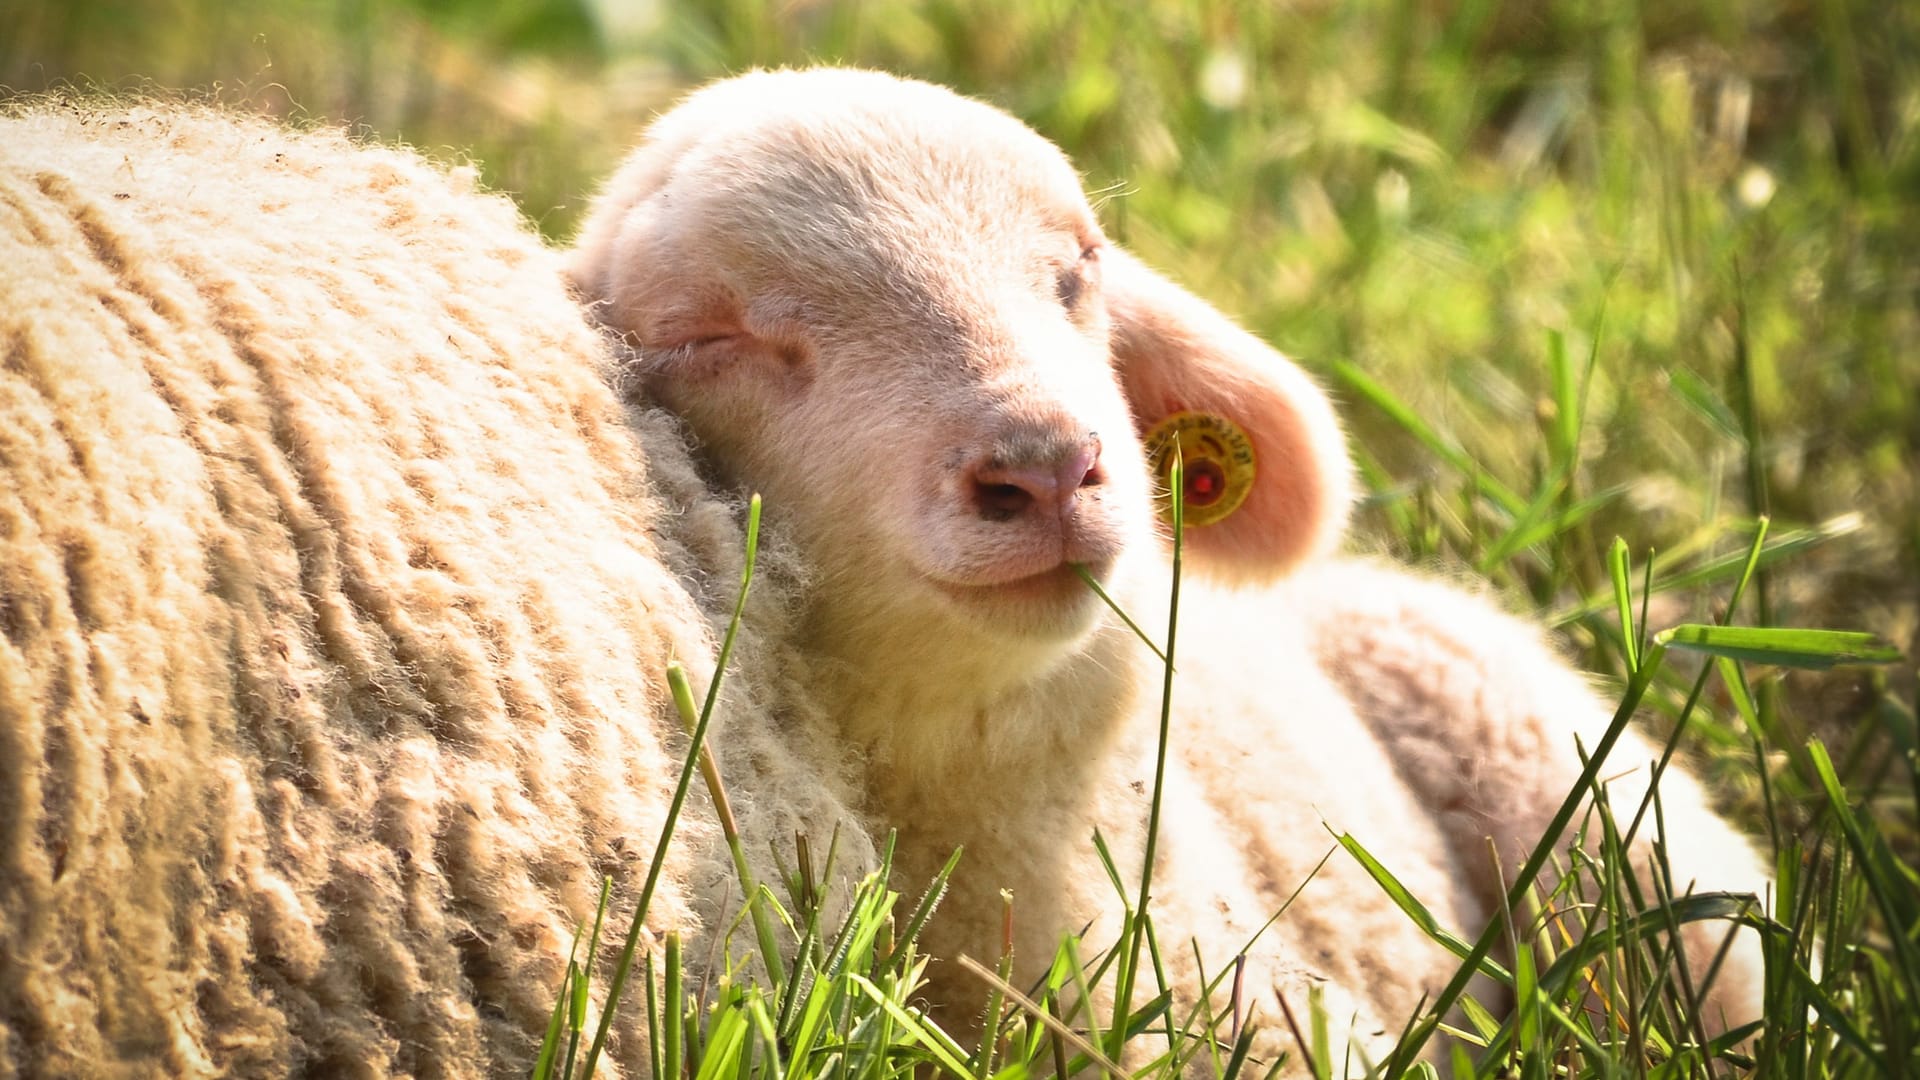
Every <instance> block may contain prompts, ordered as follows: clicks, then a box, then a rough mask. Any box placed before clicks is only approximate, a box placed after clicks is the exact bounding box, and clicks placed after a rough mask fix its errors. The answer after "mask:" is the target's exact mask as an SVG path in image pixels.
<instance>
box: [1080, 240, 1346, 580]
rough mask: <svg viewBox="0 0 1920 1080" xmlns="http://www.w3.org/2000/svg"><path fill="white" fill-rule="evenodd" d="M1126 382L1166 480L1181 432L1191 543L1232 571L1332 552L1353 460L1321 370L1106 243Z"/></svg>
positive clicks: (1107, 277) (1279, 566) (1105, 264)
mask: <svg viewBox="0 0 1920 1080" xmlns="http://www.w3.org/2000/svg"><path fill="white" fill-rule="evenodd" d="M1101 259H1102V278H1103V291H1104V293H1105V294H1106V302H1107V311H1108V314H1109V316H1110V318H1111V319H1112V322H1113V350H1114V357H1115V363H1116V367H1117V370H1118V372H1119V374H1120V380H1121V384H1122V386H1123V387H1124V389H1125V391H1126V395H1127V400H1128V402H1129V403H1130V404H1131V405H1132V407H1133V415H1134V422H1135V423H1136V424H1137V425H1138V427H1139V433H1140V437H1141V439H1142V441H1143V442H1144V443H1145V444H1146V446H1147V452H1148V455H1149V459H1150V460H1151V461H1153V462H1155V463H1156V471H1157V472H1159V473H1160V474H1161V476H1162V479H1163V482H1164V475H1165V462H1166V461H1167V459H1168V457H1169V454H1168V453H1167V452H1166V450H1165V447H1167V445H1168V444H1169V442H1170V440H1171V439H1173V438H1175V437H1178V438H1179V440H1180V444H1181V446H1182V450H1183V456H1184V458H1185V459H1186V461H1187V463H1188V465H1187V483H1186V489H1187V497H1186V500H1185V501H1186V504H1187V507H1188V509H1187V530H1186V540H1185V542H1186V544H1187V545H1188V549H1189V550H1190V551H1192V552H1193V553H1194V554H1195V555H1196V556H1197V557H1198V559H1199V563H1198V565H1201V566H1204V567H1206V568H1207V569H1209V570H1211V571H1213V572H1214V573H1216V574H1218V575H1220V576H1224V577H1228V578H1234V579H1241V580H1259V579H1270V578H1273V577H1277V576H1279V575H1280V574H1283V573H1286V572H1287V571H1289V570H1291V569H1292V568H1294V567H1295V566H1298V565H1299V564H1300V563H1301V562H1303V561H1305V560H1307V559H1310V558H1314V557H1316V556H1320V555H1324V554H1326V553H1328V552H1330V551H1331V550H1332V549H1333V547H1334V546H1335V545H1336V544H1337V543H1338V542H1339V540H1340V535H1341V533H1342V531H1343V530H1344V529H1345V526H1346V520H1347V510H1348V505H1349V503H1350V501H1351V499H1352V497H1353V470H1352V465H1351V463H1350V462H1349V461H1348V459H1347V448H1346V439H1345V437H1344V436H1343V435H1342V434H1341V431H1340V424H1339V421H1338V419H1337V418H1336V417H1335V416H1334V412H1333V404H1332V402H1330V401H1329V400H1328V399H1327V395H1326V394H1325V393H1324V392H1323V391H1322V390H1321V389H1320V387H1319V386H1317V385H1316V384H1315V383H1314V381H1313V380H1312V378H1310V377H1309V376H1308V375H1307V374H1306V373H1305V372H1303V371H1301V370H1300V369H1299V368H1298V367H1295V366H1294V365H1293V363H1292V362H1291V361H1289V360H1288V359H1287V358H1286V357H1284V356H1281V355H1280V354H1279V353H1278V352H1276V351H1274V350H1273V349H1271V348H1269V347H1268V346H1267V345H1266V344H1264V343H1263V342H1261V341H1260V339H1258V338H1256V337H1254V336H1253V335H1252V334H1249V333H1247V332H1246V331H1245V330H1242V329H1241V328H1240V327H1238V326H1236V325H1234V324H1233V322H1232V320H1230V319H1228V318H1227V317H1226V316H1225V315H1222V314H1221V313H1220V312H1218V311H1216V310H1214V308H1212V307H1211V306H1209V305H1208V304H1207V303H1205V302H1204V301H1202V300H1200V299H1199V298H1197V297H1195V296H1194V295H1193V294H1191V293H1189V292H1187V291H1186V290H1184V289H1182V288H1180V287H1179V286H1178V285H1175V284H1173V283H1172V282H1171V281H1168V280H1167V279H1166V278H1164V277H1161V276H1160V275H1159V274H1157V273H1155V272H1153V271H1152V270H1149V269H1147V267H1145V266H1144V265H1142V264H1141V263H1140V261H1139V260H1137V259H1135V258H1134V257H1133V256H1131V255H1129V254H1127V253H1126V252H1124V251H1121V250H1119V249H1118V248H1114V247H1109V248H1107V249H1106V250H1105V251H1104V252H1103V253H1102V256H1101Z"/></svg>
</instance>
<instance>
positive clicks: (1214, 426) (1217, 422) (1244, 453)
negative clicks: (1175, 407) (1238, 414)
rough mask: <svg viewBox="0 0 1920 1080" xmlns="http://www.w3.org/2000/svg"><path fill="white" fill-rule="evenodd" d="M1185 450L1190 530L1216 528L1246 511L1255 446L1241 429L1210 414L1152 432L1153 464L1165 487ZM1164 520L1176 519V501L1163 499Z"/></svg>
mask: <svg viewBox="0 0 1920 1080" xmlns="http://www.w3.org/2000/svg"><path fill="white" fill-rule="evenodd" d="M1176 440H1178V442H1177V445H1178V446H1179V447H1180V459H1181V462H1182V464H1183V467H1184V475H1185V478H1186V480H1185V484H1184V485H1183V486H1184V487H1185V488H1186V492H1185V495H1184V501H1185V516H1186V523H1187V524H1188V525H1211V524H1213V523H1214V522H1216V521H1219V520H1220V519H1222V518H1224V517H1226V516H1227V515H1228V514H1231V513H1233V512H1234V511H1235V510H1238V509H1240V504H1241V503H1243V502H1246V501H1247V492H1249V491H1251V490H1253V470H1254V461H1253V440H1251V439H1249V438H1247V433H1246V432H1244V431H1241V430H1240V425H1238V424H1235V423H1234V422H1233V421H1231V420H1229V419H1227V418H1226V417H1224V416H1221V415H1220V414H1218V413H1208V412H1177V413H1174V414H1173V415H1172V416H1169V417H1167V418H1166V419H1164V420H1162V421H1160V422H1159V423H1157V424H1155V425H1153V428H1152V430H1150V431H1148V432H1147V437H1146V445H1147V464H1148V465H1149V467H1151V468H1152V469H1153V475H1154V477H1155V478H1156V479H1157V480H1158V481H1159V482H1160V483H1161V484H1162V485H1164V484H1165V483H1166V480H1167V470H1168V469H1170V468H1172V466H1173V448H1174V446H1175V445H1176ZM1160 513H1161V516H1163V517H1165V518H1167V519H1168V520H1172V519H1173V500H1172V499H1170V498H1168V497H1167V496H1166V495H1164V494H1163V495H1162V496H1161V498H1160Z"/></svg>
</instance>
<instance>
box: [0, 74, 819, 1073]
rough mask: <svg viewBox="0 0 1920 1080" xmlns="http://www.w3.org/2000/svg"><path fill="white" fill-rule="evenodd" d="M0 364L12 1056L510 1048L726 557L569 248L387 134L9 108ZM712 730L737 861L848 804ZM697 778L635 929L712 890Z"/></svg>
mask: <svg viewBox="0 0 1920 1080" xmlns="http://www.w3.org/2000/svg"><path fill="white" fill-rule="evenodd" d="M0 348H3V349H4V360H3V361H0V1076H13V1075H20V1074H41V1073H48V1074H54V1073H57V1074H71V1073H88V1074H91V1073H109V1072H112V1073H121V1072H131V1073H132V1074H135V1075H141V1074H148V1075H170V1076H188V1075H205V1074H212V1073H220V1072H236V1073H242V1074H249V1075H270V1074H279V1075H285V1074H287V1073H288V1072H290V1071H306V1072H309V1073H312V1074H314V1075H329V1076H332V1075H341V1076H346V1075H359V1076H384V1075H397V1074H427V1075H439V1076H478V1075H492V1074H499V1073H503V1072H508V1071H513V1070H519V1069H523V1068H524V1067H525V1066H526V1065H527V1064H528V1063H529V1061H530V1059H531V1055H532V1052H533V1049H534V1046H535V1042H536V1040H537V1038H538V1035H539V1032H540V1031H541V1030H543V1029H544V1026H545V1023H546V1018H547V1014H548V1010H549V1009H550V1007H551V1005H552V1002H553V994H554V992H555V990H556V988H557V986H558V984H559V979H560V975H561V972H562V969H563V967H564V963H565V954H566V950H567V947H568V942H569V938H570V935H571V933H572V931H573V928H574V926H575V924H576V923H578V922H579V921H580V920H583V919H587V918H590V917H591V916H592V913H593V909H594V905H595V900H596V896H597V890H598V884H599V881H600V878H601V875H603V874H611V875H614V876H615V878H616V880H617V881H621V882H629V883H630V882H637V880H638V874H639V872H641V871H643V870H644V861H645V860H646V859H647V858H648V857H650V853H651V851H652V848H653V843H654V840H655V838H656V836H657V834H658V831H659V829H660V827H661V824H662V820H663V817H664V811H665V804H666V793H667V791H668V790H669V788H670V780H671V777H672V776H673V775H674V774H675V772H676V771H677V768H678V763H679V759H680V755H681V754H682V752H683V746H684V741H683V740H680V739H679V736H678V727H677V724H676V723H674V722H673V721H672V720H671V717H670V714H669V712H668V711H667V706H666V705H665V704H664V703H665V700H666V695H665V692H664V682H663V680H662V671H663V668H664V665H665V663H666V661H667V660H669V659H670V658H675V657H677V658H679V659H681V660H683V661H685V662H686V663H687V664H688V666H689V667H690V668H692V669H693V671H694V674H695V677H696V679H697V680H703V679H704V678H705V677H706V674H707V673H708V672H709V671H710V670H711V663H712V647H711V642H712V638H713V623H712V620H711V617H710V615H709V613H710V612H712V611H715V610H718V609H720V608H722V607H724V606H725V604H726V603H727V602H730V601H731V595H730V594H731V589H732V586H733V583H734V582H736V581H737V580H738V579H737V576H736V575H737V566H738V558H739V555H738V549H739V537H738V535H737V534H736V531H735V527H734V525H733V524H732V522H733V521H734V520H735V515H734V514H733V513H732V508H730V507H728V506H727V505H725V504H722V503H719V502H716V501H714V500H712V499H710V498H707V497H706V496H704V495H703V494H702V490H703V489H702V488H701V486H700V484H699V482H698V480H697V478H696V477H695V475H694V473H693V472H692V470H691V467H690V465H689V463H688V459H687V457H686V454H685V451H684V448H683V446H682V443H681V440H680V437H679V435H678V432H677V429H676V428H674V427H673V426H672V424H671V422H670V421H667V420H664V419H661V418H658V417H653V416H649V415H648V414H646V413H634V414H629V413H628V412H626V411H624V407H623V406H621V405H620V404H619V403H617V402H616V400H615V399H614V397H613V396H612V395H611V394H610V393H609V392H608V390H607V389H606V387H605V385H604V383H603V382H602V380H601V376H602V375H603V374H604V372H605V366H604V365H605V356H604V351H603V350H604V346H603V344H602V342H601V340H600V338H599V337H598V336H597V335H596V334H595V333H594V331H593V330H591V329H590V328H589V327H588V326H586V325H585V324H584V323H583V320H582V317H581V315H580V314H579V309H578V308H577V307H576V305H575V303H574V302H573V301H572V300H571V299H570V298H569V296H568V295H567V293H566V291H565V289H564V286H563V284H562V281H561V278H560V275H559V273H558V272H557V269H556V266H555V257H554V256H553V255H552V254H551V253H550V252H549V251H548V250H547V249H546V248H544V247H543V246H542V244H541V243H540V241H539V240H538V239H537V238H535V237H534V236H533V235H531V234H530V233H529V232H528V231H527V229H526V228H525V227H524V226H523V224H522V223H521V221H520V219H519V218H518V217H517V215H516V212H515V210H514V209H513V207H512V206H511V205H510V204H509V203H508V202H507V201H506V200H505V199H503V198H499V197H492V196H483V195H480V194H476V193H475V192H473V191H472V190H471V182H470V180H468V179H467V178H465V177H463V176H462V175H461V174H460V173H457V172H455V173H448V172H446V171H444V170H441V169H439V168H437V167H435V166H432V165H430V164H428V163H426V162H423V161H422V160H421V159H419V158H417V157H415V156H413V155H412V154H409V153H406V152H401V151H395V150H387V149H378V148H368V147H362V146H358V145H355V144H354V143H352V142H351V141H350V140H348V139H347V138H345V137H343V136H341V135H339V134H337V133H331V132H319V133H308V134H295V133H290V132H287V131H284V130H282V129H279V128H276V127H274V126H271V125H269V124H267V123H264V122H261V121H256V120H250V119H242V118H236V117H234V116H231V115H226V114H222V113H219V112H214V111H205V110H195V109H183V108H180V107H173V106H165V107H145V106H143V107H135V108H130V109H112V110H106V109H95V108H93V107H90V106H85V105H79V104H75V103H71V102H64V101H60V100H43V101H37V102H28V103H25V104H16V105H14V106H13V107H11V109H10V110H8V111H7V112H6V114H5V115H4V116H0ZM676 580H678V581H690V582H693V583H695V587H696V588H705V587H706V583H709V582H710V583H711V586H712V592H713V593H714V594H715V595H713V596H703V597H697V598H696V597H690V596H689V595H688V594H687V593H686V592H685V591H684V589H683V587H682V585H680V584H677V583H676ZM775 615H777V612H776V613H775ZM755 651H756V650H754V649H753V648H751V647H749V648H746V649H744V650H743V655H745V656H747V657H748V658H749V659H751V657H752V656H753V654H754V653H755ZM749 674H753V673H749ZM760 675H761V677H760V678H759V681H758V683H757V685H760V686H762V687H766V686H770V685H776V683H775V682H773V681H772V680H777V678H778V677H779V673H778V672H777V671H768V672H763V673H760ZM746 684H747V685H756V681H755V679H754V678H748V679H747V680H746ZM727 711H729V712H731V713H732V714H733V715H735V716H738V715H739V714H740V713H741V712H743V711H745V712H749V713H753V714H755V715H754V722H753V723H751V724H740V725H738V727H737V728H734V729H732V730H730V731H729V732H728V733H727V737H726V738H725V739H724V740H722V741H723V744H724V747H725V751H726V752H725V753H723V758H722V767H723V769H725V768H727V767H728V761H729V760H731V761H733V762H734V763H735V764H736V765H737V766H739V767H752V768H755V769H756V770H758V772H759V775H758V776H757V779H756V782H755V784H754V786H753V790H752V792H751V796H752V799H751V801H750V802H748V804H747V805H745V806H741V807H738V809H739V811H740V812H741V814H742V817H743V819H744V821H745V827H746V828H747V829H748V830H749V831H753V832H755V834H756V836H755V842H753V843H750V844H749V849H750V850H753V851H756V852H761V851H765V850H767V844H766V842H765V839H764V837H768V836H776V835H790V834H791V830H792V829H793V828H794V827H795V826H796V825H797V824H798V823H801V822H807V823H809V824H810V826H811V827H813V828H820V827H827V828H831V827H832V823H833V822H834V821H836V820H839V815H840V813H841V811H840V809H839V804H838V803H837V802H836V801H835V799H834V796H833V795H832V792H833V791H834V790H836V784H837V782H838V781H837V778H834V777H822V776H818V775H801V774H799V773H797V772H795V771H794V770H792V769H786V770H784V771H783V770H782V769H781V768H776V767H774V766H770V765H769V764H768V763H769V762H772V763H778V762H782V761H792V760H796V759H802V760H831V757H830V755H825V754H820V753H817V752H812V751H810V750H809V749H808V748H804V747H800V748H796V747H794V746H793V745H791V740H794V739H798V738H801V736H798V735H795V734H792V730H793V729H795V728H796V727H798V726H806V725H794V724H790V723H786V722H785V721H786V720H787V719H788V718H786V717H783V716H780V715H774V714H773V713H774V711H773V710H772V708H771V707H770V706H767V705H765V704H764V703H763V702H761V701H758V700H749V699H748V698H747V697H746V696H745V695H744V694H742V695H737V696H736V697H735V699H734V700H733V701H732V702H731V703H730V709H729V710H727ZM783 740H785V741H784V742H783ZM783 785H784V786H783ZM702 805H703V799H702V798H701V797H696V798H695V799H692V800H690V801H689V804H688V818H687V820H685V821H683V823H682V826H681V827H682V833H681V839H680V846H679V847H678V848H677V850H678V851H680V852H683V853H684V854H679V855H676V856H675V859H674V861H673V864H672V865H671V867H670V869H669V872H668V875H667V877H666V880H665V884H664V886H663V888H662V890H661V893H660V896H659V897H658V898H657V899H656V901H655V907H654V909H653V917H652V920H651V922H652V924H653V925H655V926H659V927H665V926H672V925H682V926H693V925H696V924H697V923H698V922H699V921H700V920H701V919H702V918H703V917H707V918H711V917H712V916H713V914H714V913H712V912H708V911H704V910H703V909H702V902H701V901H700V900H699V899H698V898H700V897H713V896H719V895H721V894H722V893H723V891H724V890H723V888H722V886H721V884H720V876H721V875H722V874H724V873H725V869H724V868H725V862H724V860H723V859H720V858H715V857H713V856H712V849H711V846H710V845H711V843H712V841H713V833H714V829H713V826H712V824H711V822H712V817H711V814H710V812H707V811H704V810H702V809H700V808H701V806H702ZM823 822H824V823H826V824H825V825H824V826H823V825H822V823H823ZM844 846H846V845H844V844H843V847H844ZM635 891H636V889H635V888H633V887H628V888H625V889H621V890H616V905H617V910H616V912H615V914H614V916H613V918H614V919H615V920H617V921H615V922H614V925H615V926H624V925H625V921H624V918H625V915H626V913H627V911H628V910H629V908H628V906H627V904H622V903H620V900H619V897H620V896H622V895H624V896H625V898H626V900H627V901H628V903H630V901H631V899H632V894H633V893H634V892H635ZM610 936H613V937H617V936H618V935H617V934H614V935H610ZM622 1021H623V1022H622V1023H621V1024H620V1025H618V1028H617V1032H618V1033H619V1034H620V1035H621V1036H623V1037H621V1038H620V1039H619V1040H618V1042H617V1050H618V1055H619V1057H620V1058H621V1059H622V1060H624V1061H625V1062H627V1063H628V1064H629V1068H631V1065H632V1063H633V1062H635V1061H637V1060H638V1057H639V1056H640V1055H642V1054H643V1053H644V1049H643V1041H642V1039H641V1037H640V1036H639V1035H638V1034H637V1033H636V1026H635V1025H636V1024H637V1023H639V1022H640V1021H639V1018H638V1016H637V1015H635V1014H634V1012H633V1011H632V1010H628V1011H627V1015H625V1016H623V1017H622Z"/></svg>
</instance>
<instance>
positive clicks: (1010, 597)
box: [933, 562, 1112, 606]
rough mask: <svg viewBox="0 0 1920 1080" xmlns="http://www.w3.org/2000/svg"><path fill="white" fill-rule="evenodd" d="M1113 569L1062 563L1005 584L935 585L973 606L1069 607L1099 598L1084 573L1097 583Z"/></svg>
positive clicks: (954, 583) (989, 582) (1099, 565)
mask: <svg viewBox="0 0 1920 1080" xmlns="http://www.w3.org/2000/svg"><path fill="white" fill-rule="evenodd" d="M1083 566H1084V570H1083ZM1111 569H1112V567H1111V565H1110V564H1108V563H1097V564H1092V565H1085V564H1081V563H1070V562H1059V563H1055V564H1054V565H1053V566H1051V567H1048V568H1047V569H1045V570H1041V571H1039V572H1038V573H1033V574H1027V575H1025V576H1022V577H1016V578H1011V579H1008V580H1005V581H986V582H981V583H979V584H966V583H961V582H956V581H943V580H939V579H933V585H934V587H935V588H936V589H938V590H939V591H940V592H941V593H942V594H943V595H945V596H948V597H950V598H952V599H954V600H957V601H959V602H961V603H963V604H967V605H969V606H975V605H981V604H987V605H999V604H1021V605H1026V604H1040V605H1045V606H1055V605H1068V604H1076V603H1078V602H1082V601H1091V600H1094V599H1095V594H1094V591H1093V590H1092V589H1091V588H1090V587H1088V585H1087V583H1086V581H1085V580H1083V579H1082V576H1081V575H1082V573H1083V572H1084V573H1086V574H1089V575H1091V576H1092V577H1093V579H1094V580H1095V581H1099V580H1100V579H1102V578H1104V577H1105V576H1106V575H1107V572H1108V571H1109V570H1111Z"/></svg>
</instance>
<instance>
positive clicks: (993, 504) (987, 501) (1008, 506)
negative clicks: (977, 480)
mask: <svg viewBox="0 0 1920 1080" xmlns="http://www.w3.org/2000/svg"><path fill="white" fill-rule="evenodd" d="M974 502H975V504H976V505H977V506H978V507H979V509H980V516H981V517H984V518H986V519H988V520H989V521H1007V520H1009V519H1011V518H1015V517H1018V516H1020V514H1022V513H1023V512H1025V511H1026V509H1027V507H1029V506H1032V505H1033V493H1032V492H1030V491H1028V490H1027V489H1025V488H1023V487H1021V486H1020V485H1018V484H989V483H982V484H978V485H976V486H975V488H974Z"/></svg>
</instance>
